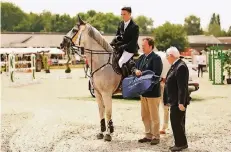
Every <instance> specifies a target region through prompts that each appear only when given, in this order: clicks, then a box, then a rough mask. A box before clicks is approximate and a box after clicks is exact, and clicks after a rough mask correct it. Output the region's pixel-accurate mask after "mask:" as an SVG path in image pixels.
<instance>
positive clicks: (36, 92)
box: [1, 69, 231, 152]
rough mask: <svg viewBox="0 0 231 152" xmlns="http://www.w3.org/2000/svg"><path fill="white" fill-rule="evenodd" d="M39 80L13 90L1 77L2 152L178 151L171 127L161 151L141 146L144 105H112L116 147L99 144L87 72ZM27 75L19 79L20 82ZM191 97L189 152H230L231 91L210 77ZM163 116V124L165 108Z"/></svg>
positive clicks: (59, 72) (124, 102) (127, 102)
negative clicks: (141, 107) (141, 106)
mask: <svg viewBox="0 0 231 152" xmlns="http://www.w3.org/2000/svg"><path fill="white" fill-rule="evenodd" d="M36 74H37V75H36V77H37V83H34V84H28V85H24V86H16V85H12V84H10V83H9V77H6V74H2V75H1V80H2V81H1V151H2V152H11V151H12V152H35V151H36V152H50V151H55V152H87V151H95V152H117V151H123V152H126V151H129V152H144V151H145V152H149V151H156V152H157V151H160V152H164V151H168V148H169V146H172V145H173V136H172V131H171V127H170V125H169V129H168V133H167V134H166V135H162V136H161V142H160V144H159V145H157V146H151V145H149V144H139V143H138V142H137V140H138V139H139V138H142V137H143V132H144V126H143V123H142V121H141V115H140V113H141V112H140V103H139V100H123V99H118V97H117V98H115V99H113V121H114V125H115V132H114V134H113V137H112V138H113V139H112V142H110V143H109V142H104V141H103V140H97V139H96V136H95V135H96V133H98V131H99V129H100V128H99V115H98V107H97V103H96V102H95V99H94V98H91V96H90V93H89V91H88V80H87V79H86V78H84V73H83V69H78V70H77V69H76V70H73V72H72V73H71V75H70V76H69V77H66V75H65V73H64V70H51V73H50V74H45V73H43V72H41V73H36ZM26 75H28V74H23V75H22V74H18V76H19V79H18V80H17V81H20V82H21V81H22V79H23V77H26ZM28 79H29V78H28ZM24 81H26V80H24ZM27 81H29V80H27ZM16 84H18V83H17V82H16ZM192 97H193V101H192V102H191V104H190V106H189V107H188V109H187V118H186V132H187V138H188V144H189V148H188V149H187V150H185V151H188V152H195V151H200V152H218V151H219V152H229V151H231V86H230V85H229V86H228V85H212V83H211V82H210V81H208V75H207V73H206V74H205V75H204V78H200V89H199V90H198V91H197V92H195V93H192ZM160 115H161V117H160V119H161V120H162V118H163V111H162V109H161V108H160Z"/></svg>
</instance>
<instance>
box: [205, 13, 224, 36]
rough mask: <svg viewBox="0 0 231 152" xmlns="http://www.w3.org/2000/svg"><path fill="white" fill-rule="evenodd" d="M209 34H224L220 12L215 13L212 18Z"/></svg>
mask: <svg viewBox="0 0 231 152" xmlns="http://www.w3.org/2000/svg"><path fill="white" fill-rule="evenodd" d="M208 34H210V35H214V36H221V35H222V30H221V23H220V16H219V14H218V15H216V14H215V13H213V15H212V17H211V19H210V23H209V26H208Z"/></svg>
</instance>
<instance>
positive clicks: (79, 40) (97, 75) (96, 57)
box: [60, 16, 122, 141]
mask: <svg viewBox="0 0 231 152" xmlns="http://www.w3.org/2000/svg"><path fill="white" fill-rule="evenodd" d="M78 18H79V21H78V23H77V24H76V25H75V26H74V27H73V28H72V29H71V30H70V31H69V32H68V33H67V34H66V35H65V36H64V38H63V41H62V43H61V45H60V46H61V48H64V49H72V50H79V49H80V50H81V51H82V52H84V55H85V57H86V59H87V60H88V64H89V67H90V69H91V74H90V81H91V83H92V86H93V87H94V90H95V97H96V101H97V103H98V108H99V117H100V132H99V133H97V138H98V139H104V141H111V140H112V136H111V134H112V133H113V132H114V125H113V121H112V95H113V93H115V91H117V90H118V88H119V86H120V84H121V81H122V75H121V73H118V71H117V70H115V68H114V66H113V65H115V64H116V63H117V62H114V61H113V59H114V56H115V55H114V53H113V52H114V48H113V47H112V46H111V45H110V44H109V43H108V42H107V41H106V40H105V39H104V38H103V36H102V35H101V33H100V32H99V31H98V30H97V29H96V28H94V27H93V26H91V25H90V24H89V23H86V22H84V21H83V20H82V19H81V18H80V16H78ZM69 52H71V51H69ZM105 117H106V118H105ZM104 132H106V134H105V135H104Z"/></svg>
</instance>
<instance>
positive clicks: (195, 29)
mask: <svg viewBox="0 0 231 152" xmlns="http://www.w3.org/2000/svg"><path fill="white" fill-rule="evenodd" d="M184 27H185V29H186V31H187V34H188V35H200V34H202V33H203V31H202V29H201V21H200V18H199V17H196V16H194V15H190V16H189V17H186V18H185V20H184Z"/></svg>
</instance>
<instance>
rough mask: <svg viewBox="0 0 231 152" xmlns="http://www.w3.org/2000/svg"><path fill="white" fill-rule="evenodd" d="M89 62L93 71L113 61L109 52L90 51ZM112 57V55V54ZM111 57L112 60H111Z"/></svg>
mask: <svg viewBox="0 0 231 152" xmlns="http://www.w3.org/2000/svg"><path fill="white" fill-rule="evenodd" d="M86 57H87V60H88V64H89V66H90V68H91V69H92V71H95V70H97V69H99V68H101V67H102V66H104V65H105V64H107V63H111V59H110V55H109V54H94V53H92V54H91V53H88V54H87V55H86ZM111 58H112V55H111ZM109 59H110V60H109Z"/></svg>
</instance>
